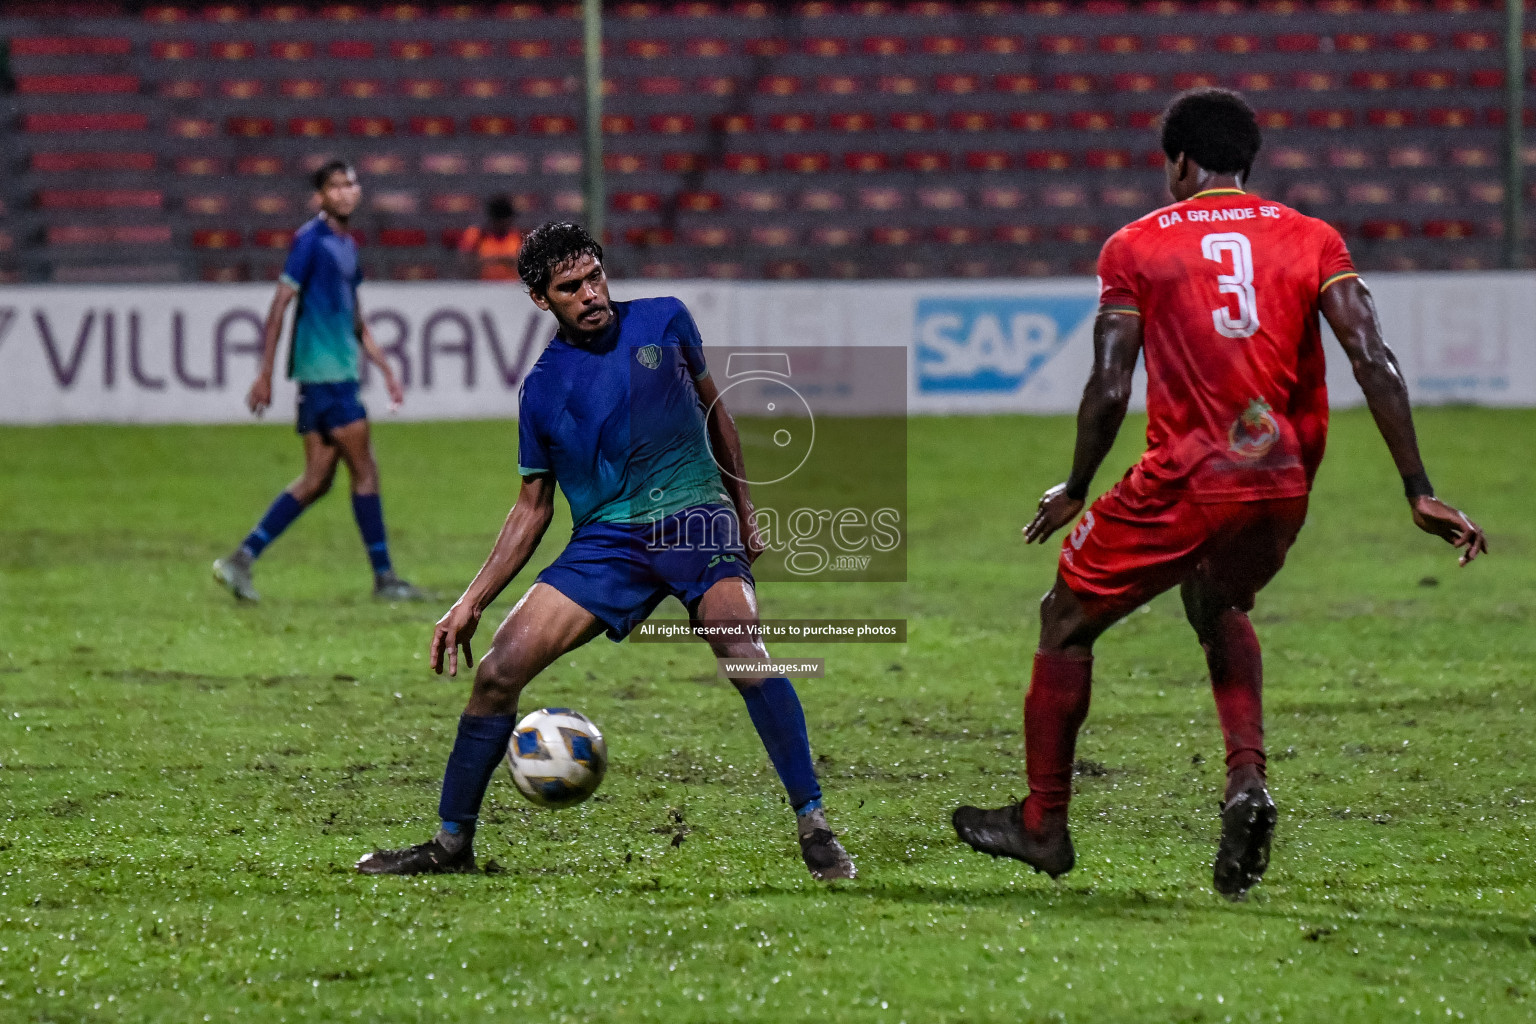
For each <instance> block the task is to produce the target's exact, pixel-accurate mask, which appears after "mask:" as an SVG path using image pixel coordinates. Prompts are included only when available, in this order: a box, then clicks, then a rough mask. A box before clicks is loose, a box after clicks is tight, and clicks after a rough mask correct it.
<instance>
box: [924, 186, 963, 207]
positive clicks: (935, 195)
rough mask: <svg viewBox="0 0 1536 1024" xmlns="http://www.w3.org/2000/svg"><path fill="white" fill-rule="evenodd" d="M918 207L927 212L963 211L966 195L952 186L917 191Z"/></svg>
mask: <svg viewBox="0 0 1536 1024" xmlns="http://www.w3.org/2000/svg"><path fill="white" fill-rule="evenodd" d="M917 205H919V206H921V207H923V208H924V209H926V210H962V209H964V208H965V193H964V192H962V191H960V190H959V189H957V188H954V187H953V186H950V185H941V186H938V187H935V188H920V189H918V190H917Z"/></svg>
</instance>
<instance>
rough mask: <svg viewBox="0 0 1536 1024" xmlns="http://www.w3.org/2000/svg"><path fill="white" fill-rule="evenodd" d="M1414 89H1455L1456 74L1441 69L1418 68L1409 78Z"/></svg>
mask: <svg viewBox="0 0 1536 1024" xmlns="http://www.w3.org/2000/svg"><path fill="white" fill-rule="evenodd" d="M1409 81H1410V82H1412V83H1413V87H1414V88H1415V89H1432V90H1435V91H1437V92H1438V91H1441V90H1445V89H1454V88H1456V72H1454V71H1451V70H1447V69H1443V68H1420V69H1418V70H1417V71H1415V72H1413V74H1412V75H1411V76H1409Z"/></svg>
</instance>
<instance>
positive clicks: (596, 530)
mask: <svg viewBox="0 0 1536 1024" xmlns="http://www.w3.org/2000/svg"><path fill="white" fill-rule="evenodd" d="M732 576H736V577H740V578H741V579H744V580H746V581H747V584H748V585H749V586H750V585H752V582H753V581H752V570H751V569H750V568H749V567H748V566H747V555H746V550H745V549H744V548H743V547H742V545H741V529H740V526H739V524H738V523H737V521H736V511H735V510H734V509H732V508H729V507H727V506H724V505H695V506H694V507H693V508H685V509H683V510H682V511H681V512H675V513H673V514H672V515H670V516H667V517H666V518H665V519H662V520H660V521H659V522H655V523H589V524H587V525H586V526H583V527H580V528H578V529H577V530H576V532H574V533H572V534H571V539H570V542H569V543H568V544H566V546H565V550H564V551H562V552H560V557H559V558H557V559H555V560H554V562H552V563H551V564H550V565H549V567H548V568H546V569H545V570H544V571H543V572H541V573H539V578H538V582H540V583H547V584H549V585H550V586H552V587H554V588H555V589H556V590H558V591H560V593H562V594H564V595H565V596H566V597H568V598H570V599H571V600H572V601H575V602H576V603H577V604H579V605H581V606H582V607H583V608H585V609H586V610H587V611H589V612H591V613H592V614H593V615H594V616H596V617H597V619H598V621H599V622H601V623H602V624H603V625H604V626H606V627H608V638H609V639H610V640H612V641H614V642H615V643H617V642H618V641H620V640H623V639H624V638H625V637H626V636H628V635H629V632H630V630H632V629H634V628H635V627H636V626H638V625H639V624H640V623H642V622H644V621H645V620H646V618H647V617H649V616H650V614H651V612H653V611H655V610H656V606H657V605H658V604H660V603H661V602H662V601H663V600H665V599H666V598H667V597H668V596H669V595H670V596H672V597H675V598H677V599H678V600H679V601H681V602H682V603H683V607H685V608H687V609H688V614H689V615H693V614H694V613H695V612H696V611H697V609H698V604H699V600H700V599H701V598H702V597H703V596H704V594H705V592H706V591H708V590H709V588H710V587H712V586H714V585H715V584H716V583H719V582H720V581H721V580H723V579H729V578H730V577H732Z"/></svg>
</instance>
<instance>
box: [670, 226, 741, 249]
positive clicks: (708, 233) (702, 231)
mask: <svg viewBox="0 0 1536 1024" xmlns="http://www.w3.org/2000/svg"><path fill="white" fill-rule="evenodd" d="M683 238H684V240H685V241H686V242H687V243H688V244H689V245H697V246H703V247H704V248H708V249H718V248H720V247H722V246H727V245H730V244H731V243H732V242H733V241H735V240H736V233H735V232H734V231H732V230H731V229H730V228H727V227H721V226H719V225H715V224H712V225H708V226H705V227H693V228H688V229H687V230H686V231H684V232H683Z"/></svg>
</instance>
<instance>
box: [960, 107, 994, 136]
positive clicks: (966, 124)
mask: <svg viewBox="0 0 1536 1024" xmlns="http://www.w3.org/2000/svg"><path fill="white" fill-rule="evenodd" d="M948 124H949V130H950V131H953V132H990V131H995V130H996V128H997V118H996V117H994V116H993V115H992V113H991V112H990V111H986V110H956V111H954V112H952V113H951V114H950V115H949V121H948Z"/></svg>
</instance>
